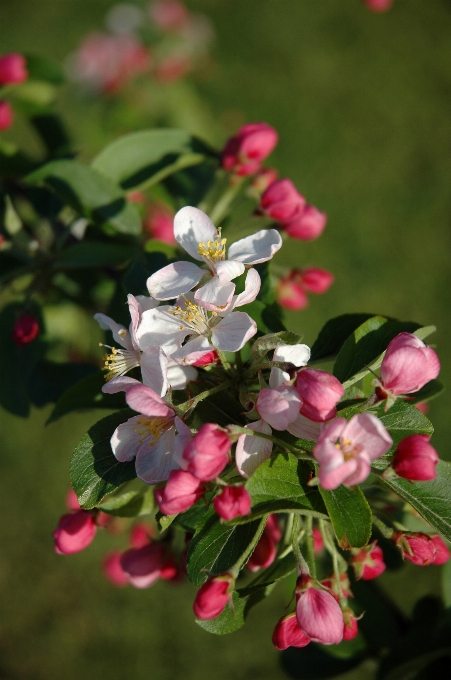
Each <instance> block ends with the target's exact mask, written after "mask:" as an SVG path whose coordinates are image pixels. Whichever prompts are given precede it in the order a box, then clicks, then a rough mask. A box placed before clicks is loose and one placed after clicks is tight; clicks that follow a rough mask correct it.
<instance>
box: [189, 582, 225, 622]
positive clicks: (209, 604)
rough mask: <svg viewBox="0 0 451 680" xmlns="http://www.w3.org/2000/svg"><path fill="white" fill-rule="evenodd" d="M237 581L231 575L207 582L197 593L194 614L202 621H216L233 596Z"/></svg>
mask: <svg viewBox="0 0 451 680" xmlns="http://www.w3.org/2000/svg"><path fill="white" fill-rule="evenodd" d="M234 587H235V579H234V578H233V576H232V575H231V574H223V575H222V576H215V577H214V578H211V579H209V580H208V581H206V582H205V583H204V584H203V585H202V586H201V587H200V588H199V590H198V591H197V595H196V599H195V600H194V605H193V609H194V614H195V615H196V618H198V619H202V620H204V621H205V620H208V619H215V618H216V617H217V616H219V614H222V612H223V611H224V609H225V608H226V605H227V602H228V601H229V600H230V598H231V596H232V592H233V589H234Z"/></svg>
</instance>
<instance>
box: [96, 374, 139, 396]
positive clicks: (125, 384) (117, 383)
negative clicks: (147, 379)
mask: <svg viewBox="0 0 451 680" xmlns="http://www.w3.org/2000/svg"><path fill="white" fill-rule="evenodd" d="M132 385H141V383H140V382H139V380H135V378H128V377H127V376H126V375H119V376H118V377H117V378H112V380H108V382H106V383H105V385H104V386H103V387H102V392H104V393H105V394H116V393H117V392H126V391H127V390H128V388H129V387H132Z"/></svg>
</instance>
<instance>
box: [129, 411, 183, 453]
mask: <svg viewBox="0 0 451 680" xmlns="http://www.w3.org/2000/svg"><path fill="white" fill-rule="evenodd" d="M172 422H173V417H171V416H166V417H156V418H138V420H137V421H136V425H137V427H135V428H134V430H135V432H136V434H137V435H138V436H139V443H140V444H142V443H143V442H144V439H146V438H147V437H149V436H151V437H152V439H151V440H150V441H149V446H153V445H154V444H155V442H157V441H158V440H159V439H160V437H161V435H162V434H164V432H166V431H167V430H169V428H170V427H171V426H172Z"/></svg>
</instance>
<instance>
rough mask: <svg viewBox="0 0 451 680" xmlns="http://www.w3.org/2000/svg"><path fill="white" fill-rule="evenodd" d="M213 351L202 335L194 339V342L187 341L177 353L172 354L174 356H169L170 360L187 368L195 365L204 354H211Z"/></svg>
mask: <svg viewBox="0 0 451 680" xmlns="http://www.w3.org/2000/svg"><path fill="white" fill-rule="evenodd" d="M214 351H215V348H214V347H213V345H210V343H209V342H208V340H207V338H205V337H204V336H203V335H199V337H197V338H194V340H189V341H188V342H187V343H186V344H185V345H183V347H181V349H179V350H178V351H177V352H174V354H172V355H171V359H173V360H174V361H176V362H177V363H178V364H181V365H183V366H185V365H188V366H189V365H191V364H195V363H196V362H197V361H199V360H200V359H202V357H204V356H205V355H206V354H211V352H214Z"/></svg>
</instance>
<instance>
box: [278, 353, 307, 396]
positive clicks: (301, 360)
mask: <svg viewBox="0 0 451 680" xmlns="http://www.w3.org/2000/svg"><path fill="white" fill-rule="evenodd" d="M309 359H310V347H308V346H307V345H279V347H276V349H275V350H274V354H273V357H272V360H273V361H284V362H286V363H289V364H293V366H296V368H300V366H306V365H307V363H308V361H309ZM289 379H290V374H289V373H287V372H286V371H282V369H281V368H272V369H271V374H270V376H269V386H270V387H272V389H275V388H276V387H279V385H283V383H285V382H287V381H288V380H289Z"/></svg>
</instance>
